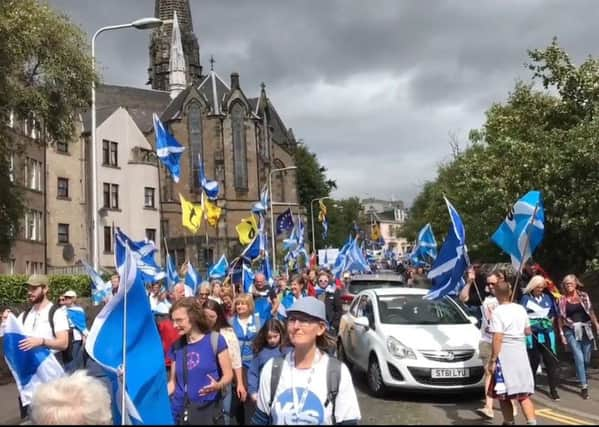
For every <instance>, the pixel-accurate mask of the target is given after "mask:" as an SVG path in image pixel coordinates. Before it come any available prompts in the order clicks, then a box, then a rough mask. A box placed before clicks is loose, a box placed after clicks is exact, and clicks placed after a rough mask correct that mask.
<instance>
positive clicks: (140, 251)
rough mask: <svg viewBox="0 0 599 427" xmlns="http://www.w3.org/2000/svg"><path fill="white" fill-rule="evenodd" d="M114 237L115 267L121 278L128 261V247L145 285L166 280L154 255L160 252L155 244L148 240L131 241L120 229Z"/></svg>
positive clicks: (117, 229)
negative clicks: (126, 252) (126, 249)
mask: <svg viewBox="0 0 599 427" xmlns="http://www.w3.org/2000/svg"><path fill="white" fill-rule="evenodd" d="M114 236H115V238H114V246H115V250H114V261H115V267H116V269H117V271H118V272H119V274H120V275H121V276H122V274H121V270H122V266H123V265H124V263H125V259H126V257H125V248H126V247H128V248H129V249H130V250H131V253H132V254H133V257H134V259H135V262H136V263H137V269H138V270H139V274H140V275H141V279H142V281H143V282H144V283H154V282H157V281H159V280H162V279H164V277H165V276H166V275H165V274H164V271H163V270H162V268H160V266H159V265H158V264H157V263H156V260H155V259H154V254H155V253H156V252H157V251H158V248H157V247H156V245H155V244H154V242H152V241H151V240H148V239H145V240H141V241H137V242H136V241H134V240H131V239H130V238H129V236H127V235H126V234H125V233H124V232H123V231H122V230H121V229H120V228H119V227H117V228H116V231H115V233H114Z"/></svg>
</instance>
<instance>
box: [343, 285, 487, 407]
mask: <svg viewBox="0 0 599 427" xmlns="http://www.w3.org/2000/svg"><path fill="white" fill-rule="evenodd" d="M426 293H427V290H426V289H416V288H378V289H367V290H363V291H361V292H360V293H358V294H357V295H356V297H355V298H354V300H353V302H352V304H351V306H350V308H349V311H348V312H347V313H345V314H344V315H343V317H342V318H341V323H340V325H339V335H338V338H337V354H338V357H339V359H341V360H343V361H344V362H345V363H346V364H347V365H348V366H349V367H352V366H353V367H356V368H358V369H360V370H362V371H365V372H366V373H367V379H368V388H369V389H370V391H371V392H372V394H373V395H375V396H381V395H383V394H384V393H385V392H386V391H387V389H389V388H409V389H420V390H464V389H477V388H483V387H484V382H483V374H484V368H483V365H482V361H481V360H480V358H479V355H478V342H479V339H480V331H479V330H478V329H477V328H476V327H475V326H474V324H473V323H474V322H476V318H474V317H468V316H467V315H466V313H465V312H464V310H463V309H462V308H461V307H460V306H459V305H458V304H457V303H456V302H455V301H453V300H452V299H451V298H449V297H445V298H443V299H440V300H438V301H429V300H425V299H423V298H422V297H423V296H424V295H425V294H426Z"/></svg>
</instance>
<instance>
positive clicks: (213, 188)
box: [198, 154, 218, 200]
mask: <svg viewBox="0 0 599 427" xmlns="http://www.w3.org/2000/svg"><path fill="white" fill-rule="evenodd" d="M198 165H199V167H198V169H199V177H198V178H199V180H200V186H201V187H202V189H203V190H204V192H205V193H206V196H208V199H210V200H216V199H217V198H218V181H213V180H210V179H207V178H206V173H205V172H204V162H203V161H202V156H201V155H199V154H198Z"/></svg>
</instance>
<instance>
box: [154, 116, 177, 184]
mask: <svg viewBox="0 0 599 427" xmlns="http://www.w3.org/2000/svg"><path fill="white" fill-rule="evenodd" d="M152 118H153V120H154V133H155V135H156V154H157V155H158V158H159V159H160V161H161V162H162V164H163V165H164V167H165V168H166V169H167V170H168V171H169V173H170V175H171V177H172V178H173V181H175V182H179V179H180V178H181V167H180V165H179V160H180V159H181V154H182V153H183V150H185V147H183V146H182V145H181V144H180V143H179V141H177V140H176V139H175V137H174V136H173V135H171V134H170V133H168V131H167V130H166V129H165V128H164V125H163V124H162V122H161V121H160V119H159V118H158V116H157V115H156V113H154V114H153V115H152Z"/></svg>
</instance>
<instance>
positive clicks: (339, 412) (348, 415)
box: [257, 352, 361, 425]
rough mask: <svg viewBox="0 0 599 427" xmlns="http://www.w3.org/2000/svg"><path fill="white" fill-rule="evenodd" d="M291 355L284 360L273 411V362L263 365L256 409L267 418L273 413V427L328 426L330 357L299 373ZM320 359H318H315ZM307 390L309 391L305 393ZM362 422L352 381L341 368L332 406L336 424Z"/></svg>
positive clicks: (330, 407) (343, 366)
mask: <svg viewBox="0 0 599 427" xmlns="http://www.w3.org/2000/svg"><path fill="white" fill-rule="evenodd" d="M292 357H293V352H291V353H289V354H288V355H287V356H285V362H284V363H283V369H282V370H281V376H280V378H279V385H278V387H277V390H276V393H275V398H274V400H273V404H272V408H269V407H268V404H269V402H270V377H271V372H272V363H273V359H271V360H269V361H268V362H266V364H265V365H264V368H263V369H262V372H261V374H260V387H259V394H258V401H257V407H258V409H259V410H261V411H262V412H264V413H265V414H267V415H270V414H271V413H272V420H273V424H275V425H282V424H286V425H331V424H332V419H331V413H332V410H333V405H332V403H329V404H328V405H327V406H326V408H325V406H324V403H325V402H326V400H327V363H328V358H329V356H328V355H327V354H325V353H320V358H319V359H318V360H316V363H314V365H313V367H312V368H309V369H298V368H295V367H294V364H293V359H292ZM316 357H319V356H316ZM306 388H307V389H308V391H307V392H306ZM360 418H361V414H360V406H359V405H358V398H357V396H356V390H355V388H354V385H353V383H352V379H351V376H350V373H349V370H348V369H347V366H345V364H343V365H342V366H341V381H340V383H339V394H338V395H337V399H336V403H335V421H336V422H337V423H339V422H342V421H349V420H359V419H360Z"/></svg>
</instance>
